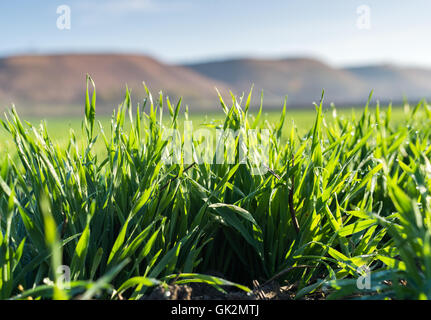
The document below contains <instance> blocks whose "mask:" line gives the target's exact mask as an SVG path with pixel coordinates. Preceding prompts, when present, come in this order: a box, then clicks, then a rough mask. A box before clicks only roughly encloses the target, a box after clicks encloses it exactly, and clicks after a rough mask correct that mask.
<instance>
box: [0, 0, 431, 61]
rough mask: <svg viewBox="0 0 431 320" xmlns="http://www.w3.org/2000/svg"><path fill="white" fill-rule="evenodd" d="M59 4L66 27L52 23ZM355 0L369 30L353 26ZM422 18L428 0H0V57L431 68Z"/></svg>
mask: <svg viewBox="0 0 431 320" xmlns="http://www.w3.org/2000/svg"><path fill="white" fill-rule="evenodd" d="M63 4H65V5H68V6H69V7H70V9H71V29H70V30H59V29H58V28H57V26H56V21H57V18H58V16H59V14H57V12H56V10H57V7H58V6H59V5H63ZM361 5H368V6H369V8H370V16H369V17H370V29H365V30H364V29H359V28H358V27H357V20H358V18H359V15H358V13H357V11H356V10H357V8H358V7H359V6H361ZM430 15H431V1H429V0H412V1H405V0H392V1H390V0H373V1H364V0H359V1H356V0H330V1H323V0H274V1H262V0H260V1H255V0H247V1H245V0H200V1H198V0H184V1H179V0H159V1H157V0H93V1H91V0H89V1H88V0H87V1H83V0H61V1H56V0H39V1H35V0H16V1H2V2H1V4H0V55H2V56H5V55H12V54H17V53H18V54H24V53H62V52H131V53H142V54H150V55H152V56H154V57H157V58H158V59H160V60H162V61H165V62H169V63H179V62H191V61H196V60H198V61H200V60H207V59H222V58H226V57H238V56H251V57H277V58H278V57H289V56H302V55H306V56H312V57H317V58H320V59H322V60H324V61H326V62H328V63H330V64H332V65H343V66H344V65H360V64H368V63H382V62H387V63H397V64H404V65H422V66H429V67H431V41H430V40H431V39H430V38H431V19H430Z"/></svg>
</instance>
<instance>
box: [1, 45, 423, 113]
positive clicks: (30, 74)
mask: <svg viewBox="0 0 431 320" xmlns="http://www.w3.org/2000/svg"><path fill="white" fill-rule="evenodd" d="M86 73H89V74H90V75H91V76H92V77H93V79H94V80H95V83H96V88H97V105H98V112H99V113H111V112H112V109H114V108H115V107H116V106H117V105H118V104H119V103H120V102H121V101H122V99H123V96H124V92H125V86H126V84H127V85H128V87H129V88H131V89H132V98H133V99H134V101H135V102H139V101H142V99H143V98H144V96H145V93H144V88H143V86H142V81H145V83H146V84H147V85H148V86H149V87H150V89H151V91H152V93H153V95H154V96H156V98H157V94H158V92H159V91H160V90H163V91H164V93H165V94H167V95H169V96H170V98H171V100H173V101H175V100H176V99H178V98H179V97H180V96H182V97H183V98H184V102H185V103H186V104H188V105H189V106H190V109H191V110H192V111H193V110H215V109H218V108H219V105H218V100H217V94H216V91H215V87H217V88H218V89H219V90H220V91H221V92H222V94H223V96H224V97H225V98H227V97H229V95H228V92H229V90H232V92H234V93H235V94H241V93H242V92H246V93H247V92H248V91H249V90H250V87H251V85H252V84H254V97H253V98H254V99H253V101H254V105H257V104H258V103H259V101H260V97H259V96H260V91H261V90H264V103H265V106H266V107H278V108H279V107H280V106H281V104H282V101H283V99H284V97H285V96H286V95H288V104H289V106H290V107H304V106H308V107H309V106H311V103H312V102H313V101H318V100H319V99H320V95H321V92H322V89H325V101H326V102H327V103H329V102H335V103H336V104H337V105H338V106H346V105H348V106H351V105H363V103H364V101H365V100H366V99H367V97H368V94H369V92H370V91H371V90H374V97H375V98H376V99H380V100H381V101H385V102H386V101H390V100H393V101H395V102H399V101H401V100H402V99H403V97H404V96H406V97H407V98H409V99H410V100H419V99H420V98H423V97H426V98H429V97H431V70H429V69H420V68H404V67H403V68H402V67H398V66H392V65H376V66H363V67H354V68H334V67H332V66H329V65H327V64H325V63H323V62H321V61H318V60H314V59H309V58H289V59H278V60H268V59H267V60H265V59H230V60H224V61H210V62H204V63H195V64H188V65H168V64H164V63H162V62H160V61H157V60H156V59H153V58H150V57H148V56H143V55H125V54H65V55H46V56H43V55H33V56H30V55H28V56H15V57H6V58H0V103H1V104H0V106H1V107H2V108H3V109H4V108H5V107H7V106H9V105H10V104H11V103H15V104H16V105H17V108H18V109H19V110H20V112H22V113H29V114H37V115H54V114H58V115H63V114H80V113H82V104H83V101H84V92H85V91H84V90H85V74H86Z"/></svg>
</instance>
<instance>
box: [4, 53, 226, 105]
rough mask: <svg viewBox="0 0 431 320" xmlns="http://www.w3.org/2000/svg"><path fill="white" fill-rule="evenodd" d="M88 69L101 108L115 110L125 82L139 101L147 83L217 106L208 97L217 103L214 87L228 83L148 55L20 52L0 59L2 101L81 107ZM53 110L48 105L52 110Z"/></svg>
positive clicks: (154, 88)
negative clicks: (38, 54) (34, 54)
mask: <svg viewBox="0 0 431 320" xmlns="http://www.w3.org/2000/svg"><path fill="white" fill-rule="evenodd" d="M86 73H89V74H90V75H91V76H92V78H93V79H94V81H95V83H96V89H97V101H98V105H99V106H102V109H100V108H99V110H98V112H101V111H103V110H106V112H111V111H112V109H113V108H114V107H116V106H117V104H118V103H120V102H121V101H122V98H123V97H124V92H125V86H126V84H127V85H128V87H129V88H130V89H131V90H132V96H133V97H134V100H138V99H142V98H143V97H144V88H143V85H142V81H145V83H146V84H147V85H148V86H149V88H150V90H151V91H152V93H153V95H156V94H157V93H158V92H159V91H160V90H163V92H164V93H166V94H167V95H169V96H170V98H171V100H172V99H175V100H176V99H177V98H178V97H180V96H183V97H184V101H185V102H186V103H188V104H191V105H192V106H193V107H194V108H208V107H212V105H211V103H209V101H211V102H212V103H213V104H215V103H216V102H217V100H216V91H215V89H214V87H215V86H217V87H220V88H221V89H223V84H221V83H219V82H217V81H214V80H211V79H208V78H206V77H205V76H202V75H199V74H197V73H195V72H193V71H191V70H188V69H186V68H184V67H181V66H169V65H165V64H162V63H160V62H158V61H156V60H154V59H152V58H150V57H146V56H138V55H113V54H103V55H100V54H94V55H53V56H17V57H10V58H3V59H0V100H1V101H2V103H3V104H10V103H11V102H13V103H15V104H17V105H20V104H22V105H24V106H26V107H33V106H37V107H39V108H41V106H45V105H46V106H54V105H61V106H65V105H69V106H72V105H75V106H77V107H78V108H80V106H81V105H82V103H83V101H84V100H83V99H84V93H85V75H86ZM49 109H50V108H49V107H46V108H43V110H48V112H49ZM31 111H32V112H33V113H35V111H37V110H31ZM69 111H70V110H69ZM53 112H55V110H53ZM72 113H75V112H72Z"/></svg>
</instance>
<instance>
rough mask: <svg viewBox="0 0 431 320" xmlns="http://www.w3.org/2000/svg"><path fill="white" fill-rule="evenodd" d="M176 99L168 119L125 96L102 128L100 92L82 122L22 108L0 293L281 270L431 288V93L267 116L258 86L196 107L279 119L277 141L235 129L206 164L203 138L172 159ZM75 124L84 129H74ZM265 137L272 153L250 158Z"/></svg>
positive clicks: (356, 287) (129, 292) (296, 291)
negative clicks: (255, 98) (254, 103)
mask: <svg viewBox="0 0 431 320" xmlns="http://www.w3.org/2000/svg"><path fill="white" fill-rule="evenodd" d="M161 101H163V103H164V104H165V106H166V107H167V108H166V109H167V111H166V112H165V114H164V118H163V119H162V120H161V119H160V107H159V103H154V104H153V103H152V100H151V99H149V100H148V101H147V106H146V109H145V113H142V112H140V111H139V110H138V111H133V108H132V105H131V102H130V96H129V94H128V93H126V98H125V101H124V103H123V104H122V105H121V106H120V107H119V109H118V110H117V113H116V115H115V117H113V118H112V122H111V121H110V120H108V119H101V125H102V127H103V128H104V129H103V131H101V130H100V128H99V125H98V123H97V120H98V119H97V117H96V116H95V112H96V110H95V100H93V97H92V96H90V94H89V92H87V100H86V103H85V117H84V118H83V122H81V121H80V120H73V119H72V120H67V121H64V120H56V121H52V120H51V119H48V121H47V123H48V131H47V130H45V128H44V127H42V128H40V129H37V128H31V127H28V126H27V125H26V124H25V123H23V122H22V121H21V120H20V118H19V116H18V114H17V113H16V112H14V111H11V113H10V114H9V115H8V120H7V121H4V123H3V126H4V129H5V130H4V131H3V132H2V145H3V148H4V146H5V145H6V146H7V150H8V151H7V153H8V154H10V155H11V157H10V159H8V157H3V158H4V160H2V162H1V167H0V168H1V170H0V213H1V220H0V231H1V233H0V274H1V278H0V299H27V298H32V299H41V298H48V299H50V298H54V299H69V298H82V299H90V298H102V299H141V298H143V297H146V296H147V295H149V294H151V293H152V292H153V289H154V288H162V289H163V290H165V291H166V292H168V291H169V290H170V289H169V288H170V287H168V285H170V286H171V287H172V286H174V285H176V286H178V285H180V286H182V285H185V284H189V283H204V284H207V285H210V286H213V287H215V288H216V289H217V290H219V291H221V292H226V290H238V291H239V292H247V293H248V297H249V298H253V297H254V298H257V297H259V291H260V290H262V289H263V285H265V284H271V283H278V284H279V285H281V286H285V285H286V283H287V284H289V285H291V286H290V289H289V290H290V291H291V292H292V297H293V298H295V299H301V298H303V297H305V296H311V297H312V296H313V294H316V293H319V295H320V296H322V297H324V298H326V299H337V298H361V299H385V298H389V299H430V298H431V286H430V283H431V164H430V155H431V141H430V137H431V107H430V106H428V105H427V103H426V102H424V101H422V102H421V103H419V104H418V105H417V106H412V107H411V108H410V110H401V109H394V110H392V109H391V108H386V109H383V108H378V107H377V108H376V107H373V108H371V106H369V107H368V106H367V107H365V108H364V109H363V110H355V111H354V115H353V114H352V112H351V111H343V112H341V111H339V112H338V114H337V115H335V113H334V112H333V111H332V110H330V111H329V112H324V111H323V108H322V104H320V105H318V106H317V105H316V108H315V112H314V113H310V112H298V111H291V112H289V111H287V112H286V109H283V110H280V112H279V113H268V114H264V113H263V114H262V115H261V116H259V114H255V115H250V114H249V113H248V102H249V101H248V100H247V97H245V99H244V101H243V102H242V104H241V105H239V103H238V104H236V102H238V101H236V102H235V101H233V103H232V107H229V106H227V105H226V103H227V102H226V103H225V102H223V101H221V105H222V107H221V112H222V113H221V114H222V116H220V115H218V114H217V115H216V116H212V115H211V116H209V117H208V119H207V120H208V121H207V120H205V119H204V117H203V116H202V115H194V116H190V119H191V120H193V121H196V122H197V123H204V122H211V119H213V118H214V119H215V120H216V123H215V125H216V126H217V127H219V128H224V129H231V130H234V131H235V130H239V131H240V132H242V131H244V132H246V135H247V134H248V132H249V131H247V130H257V129H259V130H261V129H268V130H269V131H270V135H269V140H268V141H264V135H263V133H260V131H259V133H258V134H257V135H256V137H255V139H251V138H250V137H248V136H247V137H248V138H249V139H244V140H241V139H239V138H235V139H234V145H233V149H229V150H228V149H227V148H226V149H225V148H222V150H221V155H222V159H223V160H224V161H223V162H222V163H215V162H205V161H204V162H202V161H200V160H202V159H203V154H204V153H205V148H202V145H201V141H195V140H192V142H191V149H190V150H189V151H190V152H191V156H192V160H193V161H192V163H188V162H187V161H186V159H187V157H186V155H185V154H182V155H181V156H180V159H179V161H178V163H175V162H174V163H171V164H167V163H166V162H163V161H162V159H163V155H164V151H165V150H166V149H165V147H167V146H168V141H167V140H164V139H163V136H164V135H165V133H166V132H167V130H168V129H177V128H178V129H181V128H182V123H183V119H187V116H184V115H181V114H182V112H180V110H181V106H180V105H176V106H173V105H170V104H168V105H166V103H167V102H166V101H165V100H164V99H161ZM182 117H184V118H182ZM259 117H261V118H260V119H259ZM292 118H293V120H294V122H295V127H292V125H291V119H292ZM35 122H36V121H32V123H35ZM81 123H82V130H81ZM69 126H70V127H72V128H73V129H74V131H75V132H76V133H78V132H79V135H78V134H76V136H74V135H73V134H72V135H70V136H68V131H69V130H68V127H69ZM210 128H215V127H214V126H212V127H211V126H210ZM180 132H182V130H180ZM223 139H224V138H223ZM223 141H224V140H223ZM263 143H268V148H267V149H266V152H265V153H263V152H261V153H256V154H257V156H256V157H249V158H247V159H246V160H245V161H241V160H240V156H241V150H243V149H244V148H245V149H247V150H248V152H250V154H253V155H254V154H255V153H253V151H257V150H259V144H263ZM186 144H187V141H186V138H185V136H183V135H182V136H181V146H183V147H185V146H186ZM13 146H15V147H13ZM3 150H4V149H3ZM2 155H6V153H5V152H2ZM168 155H169V149H168ZM231 156H232V157H233V158H234V160H235V161H233V162H232V163H230V162H229V161H227V160H228V159H229V158H230V157H231ZM256 168H257V169H256ZM256 280H257V281H258V283H260V285H257V284H256V282H255V281H256ZM228 288H230V289H228Z"/></svg>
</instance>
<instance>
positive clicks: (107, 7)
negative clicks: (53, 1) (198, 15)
mask: <svg viewBox="0 0 431 320" xmlns="http://www.w3.org/2000/svg"><path fill="white" fill-rule="evenodd" d="M188 7H189V3H188V2H187V1H182V2H181V3H180V2H179V1H166V0H165V1H161V0H160V1H155V0H105V1H92V2H89V1H80V2H79V3H78V8H79V9H82V10H86V11H87V10H91V11H103V12H108V13H114V14H118V13H133V12H140V13H143V12H149V13H150V12H160V11H173V10H174V11H177V10H181V9H184V8H188Z"/></svg>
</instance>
